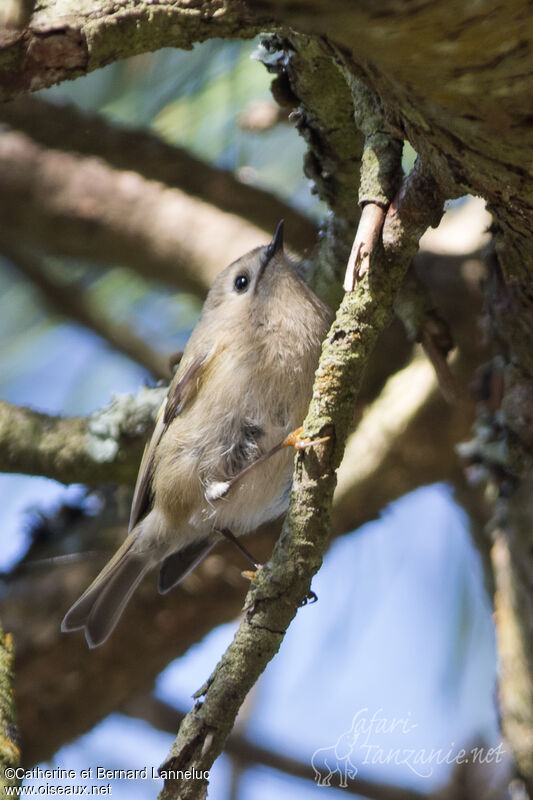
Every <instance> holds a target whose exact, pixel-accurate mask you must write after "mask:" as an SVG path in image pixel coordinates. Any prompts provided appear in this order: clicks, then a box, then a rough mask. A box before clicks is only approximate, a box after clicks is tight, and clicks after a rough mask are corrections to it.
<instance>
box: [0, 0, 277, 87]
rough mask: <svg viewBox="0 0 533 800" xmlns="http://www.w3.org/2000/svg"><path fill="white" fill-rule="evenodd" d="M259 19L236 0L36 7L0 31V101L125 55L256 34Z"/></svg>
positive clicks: (122, 0)
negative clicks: (23, 20) (19, 26)
mask: <svg viewBox="0 0 533 800" xmlns="http://www.w3.org/2000/svg"><path fill="white" fill-rule="evenodd" d="M263 26H264V27H267V23H266V20H265V21H264V22H263V23H262V22H261V21H260V20H259V19H257V18H256V19H255V20H253V21H252V19H251V15H250V13H249V12H248V11H247V9H246V6H245V5H244V4H243V3H241V2H239V1H238V0H226V1H225V2H224V0H216V2H210V3H203V4H200V3H194V4H193V5H191V3H189V2H187V0H177V2H164V1H163V2H159V3H157V4H152V3H144V2H138V1H137V2H131V0H119V2H113V0H103V2H100V3H98V4H97V5H96V4H95V3H93V2H92V0H85V2H80V3H77V4H76V6H73V7H72V8H71V10H70V9H67V8H66V7H65V6H64V4H63V3H61V2H59V0H51V2H48V3H46V4H43V5H42V6H41V7H40V8H39V10H38V11H37V12H36V13H35V14H34V15H33V18H32V20H31V24H30V26H29V27H28V28H26V30H24V31H21V32H20V33H18V32H9V31H7V30H4V31H1V32H0V48H1V53H0V56H1V60H0V66H1V67H2V71H1V72H0V99H2V100H6V99H9V98H11V97H16V96H17V95H18V94H21V93H23V92H28V91H35V90H36V89H43V88H45V87H46V86H52V85H53V84H54V83H59V82H60V81H64V80H70V79H72V78H77V77H79V76H80V75H84V74H86V73H88V72H92V71H93V70H95V69H98V68H99V67H103V66H105V65H106V64H109V63H111V62H113V61H117V60H118V59H121V58H127V57H128V56H133V55H138V54H139V53H146V52H148V51H153V50H159V49H160V48H161V47H180V48H183V49H185V50H188V49H190V48H191V47H192V45H193V44H194V43H195V42H202V41H205V40H206V39H211V38H215V37H220V38H234V37H237V36H238V37H239V38H249V37H252V36H255V35H256V34H257V33H259V31H260V30H261V29H262V27H263Z"/></svg>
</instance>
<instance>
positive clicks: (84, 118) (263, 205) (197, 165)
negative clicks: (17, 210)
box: [0, 97, 316, 252]
mask: <svg viewBox="0 0 533 800" xmlns="http://www.w3.org/2000/svg"><path fill="white" fill-rule="evenodd" d="M0 120H1V121H2V122H4V123H6V124H7V125H9V126H11V127H12V128H13V129H15V130H18V131H20V132H23V133H25V134H27V135H28V136H29V137H31V139H32V140H33V141H34V142H36V143H37V144H39V145H41V146H43V147H45V148H48V149H49V150H60V151H66V152H70V153H78V154H79V155H84V156H96V157H98V158H101V159H103V160H104V161H105V162H106V163H107V164H108V165H109V166H110V167H113V168H114V169H116V170H121V171H126V172H128V171H132V172H137V173H139V175H142V177H143V178H146V179H147V180H149V181H159V182H160V183H162V184H164V185H165V186H167V187H168V188H175V189H180V190H181V191H182V192H185V193H186V194H188V195H192V196H193V197H196V198H198V199H200V200H203V201H205V202H206V203H209V204H210V205H212V206H216V207H217V208H220V209H222V210H223V211H224V212H226V213H228V214H236V215H237V216H239V217H241V218H242V219H244V220H247V221H248V222H250V223H252V225H255V226H257V227H258V228H260V229H261V230H264V231H274V230H275V229H276V226H277V224H278V222H279V221H280V219H284V220H285V227H286V231H287V241H288V244H289V246H291V247H293V248H294V249H295V250H297V251H298V252H303V251H304V250H306V249H308V248H310V247H311V246H312V245H313V243H314V240H315V238H316V225H315V224H314V223H313V222H312V221H311V220H310V219H308V218H307V217H305V216H304V215H303V214H301V213H299V212H298V211H296V210H295V209H293V208H291V207H290V206H289V205H287V204H286V203H283V202H282V201H281V200H278V199H277V198H276V197H274V195H272V194H270V193H269V192H266V191H264V190H263V189H259V188H257V187H255V186H250V185H248V184H245V183H243V182H242V181H239V180H238V179H237V178H235V177H234V176H233V175H232V174H231V173H230V172H226V171H225V170H222V169H217V168H216V167H213V166H212V165H210V164H207V163H206V162H205V161H202V160H200V159H199V158H195V157H194V156H193V155H191V154H190V153H188V152H187V151H186V150H184V149H182V148H180V147H175V146H172V145H170V144H167V143H166V142H164V141H163V140H162V139H160V138H159V137H158V136H156V135H154V134H152V133H149V132H147V131H136V130H130V129H128V128H124V127H121V126H120V125H117V124H111V123H110V122H108V121H107V120H106V119H105V118H104V117H101V116H99V115H97V114H88V113H83V112H81V111H79V110H78V109H76V108H75V107H74V106H59V105H53V104H51V103H47V102H45V101H44V100H41V99H38V98H36V97H22V98H20V99H19V100H17V101H15V102H12V103H4V104H3V105H0ZM35 212H38V209H35Z"/></svg>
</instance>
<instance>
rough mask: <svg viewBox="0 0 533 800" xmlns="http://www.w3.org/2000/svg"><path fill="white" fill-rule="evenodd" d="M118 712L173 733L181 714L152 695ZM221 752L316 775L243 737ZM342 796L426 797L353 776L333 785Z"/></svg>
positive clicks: (244, 762)
mask: <svg viewBox="0 0 533 800" xmlns="http://www.w3.org/2000/svg"><path fill="white" fill-rule="evenodd" d="M122 712H123V713H125V714H128V715H129V716H132V717H137V718H140V719H143V720H145V721H146V722H148V723H149V724H150V725H152V726H153V727H155V728H157V729H158V730H162V731H166V732H167V733H173V732H174V731H175V730H176V723H180V722H181V720H182V719H183V718H184V716H185V713H184V712H182V711H179V710H178V709H176V708H174V706H171V705H169V704H168V703H164V702H163V701H161V700H158V699H157V698H155V697H153V696H152V695H142V696H140V697H138V698H135V699H134V700H133V701H132V702H131V703H128V705H127V706H126V707H125V708H123V709H122ZM224 752H225V753H226V754H227V755H228V756H230V758H231V759H232V760H233V761H234V762H235V763H236V764H238V766H239V767H240V768H242V767H244V768H249V767H254V766H257V765H260V766H262V767H267V768H269V769H275V770H277V771H278V772H282V773H284V774H285V775H291V776H292V777H294V778H302V779H303V780H307V781H312V782H313V783H315V782H316V774H315V772H314V770H313V768H312V767H311V764H310V763H305V762H304V761H299V760H297V759H295V758H290V757H289V756H286V755H284V754H282V753H276V752H274V751H273V750H268V749H267V748H266V747H261V746H260V745H257V744H254V743H253V742H251V741H250V740H249V739H248V738H247V737H246V736H243V735H242V734H238V733H235V732H233V733H231V734H230V735H229V737H228V740H227V742H226V746H225V748H224ZM335 788H336V789H339V788H340V789H341V790H342V791H344V792H345V793H346V794H351V795H356V796H357V797H366V798H368V800H425V798H427V795H426V794H421V793H420V792H417V791H415V790H414V789H403V788H401V787H399V786H394V785H392V784H386V783H380V782H378V781H373V780H370V779H368V778H362V777H361V776H359V775H357V776H355V777H353V778H350V781H349V783H348V785H347V786H341V787H338V786H335Z"/></svg>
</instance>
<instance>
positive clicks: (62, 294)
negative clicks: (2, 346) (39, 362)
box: [0, 239, 171, 381]
mask: <svg viewBox="0 0 533 800" xmlns="http://www.w3.org/2000/svg"><path fill="white" fill-rule="evenodd" d="M0 253H2V254H3V255H5V256H6V257H7V258H8V259H9V260H10V262H11V263H12V264H13V266H14V267H16V269H17V270H18V271H19V272H21V273H22V274H23V275H24V276H25V277H26V278H28V279H29V280H30V281H31V282H32V284H33V285H34V286H36V287H37V288H38V290H39V292H40V293H41V296H42V297H43V299H44V301H45V303H46V304H47V305H48V306H49V308H50V309H51V310H52V312H55V313H58V314H60V315H61V316H63V317H66V318H68V319H71V320H73V321H74V322H77V323H78V324H80V325H83V326H84V327H86V328H89V330H92V331H94V333H97V334H98V336H101V337H102V339H104V340H105V341H106V342H107V343H108V344H110V345H111V347H114V348H115V350H118V351H119V352H121V353H124V354H125V355H127V356H128V358H131V359H132V360H133V361H136V362H137V364H140V365H141V366H143V367H145V369H147V370H148V371H149V372H151V374H152V375H153V376H154V377H155V378H159V379H161V380H167V381H168V380H169V378H170V376H171V370H170V362H169V356H168V355H167V356H164V355H162V354H160V353H157V352H156V351H155V350H152V348H151V347H150V346H149V345H148V344H147V343H146V342H144V341H143V340H142V339H139V337H138V336H137V335H136V334H135V333H134V332H133V330H132V329H131V328H130V327H129V325H127V324H125V323H119V322H115V321H114V320H112V319H111V317H110V316H109V315H108V314H106V313H105V311H102V310H98V311H97V310H96V308H95V307H94V305H92V304H91V302H90V301H89V300H88V299H87V297H86V290H85V289H84V287H82V286H79V285H74V284H66V283H64V282H61V281H59V280H57V279H55V278H53V277H52V276H51V275H50V273H49V271H48V270H47V268H46V265H45V264H44V263H43V260H42V259H41V258H40V257H39V256H37V255H35V253H30V252H29V251H28V250H26V249H23V248H21V247H20V246H18V245H16V244H13V243H12V242H9V241H8V240H5V239H0Z"/></svg>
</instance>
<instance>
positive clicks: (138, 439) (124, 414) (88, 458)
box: [0, 389, 166, 486]
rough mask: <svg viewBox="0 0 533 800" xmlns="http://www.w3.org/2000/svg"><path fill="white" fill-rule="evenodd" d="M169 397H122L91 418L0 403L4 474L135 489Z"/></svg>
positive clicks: (144, 393) (148, 393)
mask: <svg viewBox="0 0 533 800" xmlns="http://www.w3.org/2000/svg"><path fill="white" fill-rule="evenodd" d="M165 392H166V389H141V391H140V392H139V393H138V394H137V395H136V396H135V397H131V396H129V395H119V396H116V397H115V398H114V400H113V401H112V402H111V404H110V405H109V406H108V407H107V408H105V409H103V410H102V411H97V412H95V413H94V414H93V415H92V416H90V417H57V416H51V415H49V414H42V413H40V412H39V411H34V410H32V409H29V408H23V407H20V406H14V405H12V404H11V403H7V402H5V401H0V471H2V472H15V473H20V474H24V475H42V476H44V477H47V478H53V479H54V480H57V481H60V482H61V483H66V484H70V483H85V484H87V485H88V486H97V485H98V484H101V483H129V484H133V483H134V482H135V476H136V473H137V469H138V464H139V459H140V457H141V453H142V449H143V446H144V442H145V440H146V437H147V435H148V433H149V431H150V430H151V428H152V425H153V422H154V420H155V415H156V413H157V409H158V408H159V405H160V404H161V402H162V400H163V397H164V394H165Z"/></svg>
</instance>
